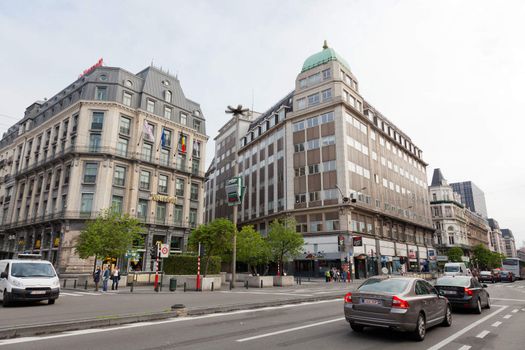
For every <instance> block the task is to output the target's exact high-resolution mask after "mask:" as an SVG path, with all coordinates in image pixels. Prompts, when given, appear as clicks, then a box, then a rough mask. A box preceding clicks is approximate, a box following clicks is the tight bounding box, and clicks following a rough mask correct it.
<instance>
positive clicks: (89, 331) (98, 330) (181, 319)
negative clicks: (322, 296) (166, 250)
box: [0, 298, 343, 346]
mask: <svg viewBox="0 0 525 350" xmlns="http://www.w3.org/2000/svg"><path fill="white" fill-rule="evenodd" d="M342 299H343V298H337V299H330V300H319V301H312V302H306V303H299V304H286V305H281V306H269V307H264V308H261V309H248V310H237V311H231V312H224V313H215V314H208V315H202V316H189V317H174V318H169V319H167V320H162V321H155V322H139V323H131V324H127V325H122V326H115V327H110V328H92V329H83V330H78V331H72V332H64V333H60V334H55V335H47V336H41V337H25V338H13V339H5V340H0V346H2V345H10V344H18V343H28V342H34V341H42V340H47V339H56V338H65V337H72V336H77V335H83V334H92V333H102V332H109V331H118V330H122V329H128V328H135V327H146V326H152V325H159V324H165V323H175V322H187V321H194V320H200V319H205V318H214V317H222V316H231V315H241V314H247V313H251V312H261V311H269V310H277V309H288V308H295V307H300V306H310V305H317V304H325V303H333V302H341V301H342Z"/></svg>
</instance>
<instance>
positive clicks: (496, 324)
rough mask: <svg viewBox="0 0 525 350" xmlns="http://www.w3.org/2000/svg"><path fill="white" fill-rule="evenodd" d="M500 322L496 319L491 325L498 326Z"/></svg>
mask: <svg viewBox="0 0 525 350" xmlns="http://www.w3.org/2000/svg"><path fill="white" fill-rule="evenodd" d="M500 324H501V322H500V321H496V322H494V323H493V324H492V327H499V325H500Z"/></svg>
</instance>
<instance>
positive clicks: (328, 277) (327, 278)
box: [324, 270, 330, 283]
mask: <svg viewBox="0 0 525 350" xmlns="http://www.w3.org/2000/svg"><path fill="white" fill-rule="evenodd" d="M324 277H325V278H326V283H328V282H330V271H329V270H326V272H325V273H324Z"/></svg>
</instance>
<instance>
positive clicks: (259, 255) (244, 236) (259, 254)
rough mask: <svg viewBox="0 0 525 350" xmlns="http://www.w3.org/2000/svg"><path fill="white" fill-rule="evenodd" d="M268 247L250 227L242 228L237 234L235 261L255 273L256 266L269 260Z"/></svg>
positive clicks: (265, 241)
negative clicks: (242, 263) (244, 264)
mask: <svg viewBox="0 0 525 350" xmlns="http://www.w3.org/2000/svg"><path fill="white" fill-rule="evenodd" d="M270 256H271V253H270V246H269V244H268V242H267V240H265V239H264V238H263V237H262V236H261V234H260V233H259V232H257V231H255V229H254V228H253V226H251V225H246V226H243V228H242V229H241V231H240V232H239V233H238V234H237V260H238V261H240V262H244V263H246V264H248V266H249V267H252V268H254V272H255V273H257V265H262V264H267V263H268V261H269V260H270Z"/></svg>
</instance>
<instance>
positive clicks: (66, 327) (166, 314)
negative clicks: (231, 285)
mask: <svg viewBox="0 0 525 350" xmlns="http://www.w3.org/2000/svg"><path fill="white" fill-rule="evenodd" d="M343 296H344V293H337V294H327V295H320V296H313V297H304V298H301V299H286V300H275V301H267V302H259V303H250V304H237V305H228V306H215V307H194V308H188V309H186V308H182V309H177V310H176V311H163V312H155V313H145V314H132V315H122V316H102V317H100V318H92V319H85V320H70V321H62V322H57V323H46V324H39V325H26V326H24V325H21V326H15V327H13V328H8V329H0V339H9V338H17V337H29V336H41V335H47V334H52V333H61V332H68V331H77V330H81V329H90V328H104V327H111V326H118V325H122V324H128V323H136V322H147V321H159V320H165V319H168V318H174V317H184V316H186V315H187V316H199V315H207V314H215V313H224V312H232V311H239V310H251V309H261V308H265V307H275V306H281V305H289V304H301V303H308V302H315V301H322V300H331V299H339V298H342V297H343Z"/></svg>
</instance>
